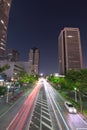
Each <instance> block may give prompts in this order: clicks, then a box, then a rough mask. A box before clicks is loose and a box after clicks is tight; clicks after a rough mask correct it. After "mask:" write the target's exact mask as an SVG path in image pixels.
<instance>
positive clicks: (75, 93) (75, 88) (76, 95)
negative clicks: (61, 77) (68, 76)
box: [74, 88, 77, 102]
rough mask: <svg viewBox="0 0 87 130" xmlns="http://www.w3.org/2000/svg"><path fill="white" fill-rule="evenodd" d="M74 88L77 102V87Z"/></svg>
mask: <svg viewBox="0 0 87 130" xmlns="http://www.w3.org/2000/svg"><path fill="white" fill-rule="evenodd" d="M74 90H75V102H77V92H76V91H77V88H74Z"/></svg>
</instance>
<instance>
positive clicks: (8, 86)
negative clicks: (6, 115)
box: [6, 85, 10, 103]
mask: <svg viewBox="0 0 87 130" xmlns="http://www.w3.org/2000/svg"><path fill="white" fill-rule="evenodd" d="M9 88H10V85H7V98H6V103H8V97H9Z"/></svg>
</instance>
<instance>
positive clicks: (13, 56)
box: [8, 49, 20, 62]
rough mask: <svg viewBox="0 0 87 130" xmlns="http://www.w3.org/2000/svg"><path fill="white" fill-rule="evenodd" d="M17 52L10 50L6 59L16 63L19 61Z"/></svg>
mask: <svg viewBox="0 0 87 130" xmlns="http://www.w3.org/2000/svg"><path fill="white" fill-rule="evenodd" d="M19 55H20V54H19V52H18V51H17V50H15V49H10V50H9V51H8V59H9V61H15V62H16V61H18V60H19Z"/></svg>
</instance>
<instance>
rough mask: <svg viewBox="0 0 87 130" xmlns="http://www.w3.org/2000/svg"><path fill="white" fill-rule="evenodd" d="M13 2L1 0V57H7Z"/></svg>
mask: <svg viewBox="0 0 87 130" xmlns="http://www.w3.org/2000/svg"><path fill="white" fill-rule="evenodd" d="M10 7H11V0H0V57H3V56H5V53H6V40H7V27H8V20H9V11H10Z"/></svg>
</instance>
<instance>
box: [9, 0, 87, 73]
mask: <svg viewBox="0 0 87 130" xmlns="http://www.w3.org/2000/svg"><path fill="white" fill-rule="evenodd" d="M20 3H21V4H20ZM65 5H66V6H65ZM86 10H87V8H86V4H85V3H82V2H79V4H78V1H77V2H76V1H75V2H74V1H73V2H70V1H66V2H64V1H60V2H59V1H57V0H55V1H54V2H52V1H50V2H49V1H46V0H45V1H40V0H39V1H37V2H36V1H35V0H33V1H28V0H26V2H24V1H22V2H21V1H20V0H19V1H17V0H15V1H14V0H13V1H12V8H11V13H10V18H9V27H8V39H7V49H8V48H14V49H16V50H18V51H19V52H20V55H21V58H20V59H21V60H25V61H27V60H28V52H29V50H30V48H32V47H33V46H35V47H37V48H39V50H40V53H41V54H40V55H41V56H40V72H42V73H45V74H50V73H55V72H58V35H59V33H60V31H61V30H62V29H63V28H64V27H75V28H79V29H80V32H81V43H82V44H81V46H82V54H83V65H84V67H86V66H87V62H86V57H87V53H86V50H87V46H86V42H87V37H86V23H87V17H86V13H85V12H86Z"/></svg>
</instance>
